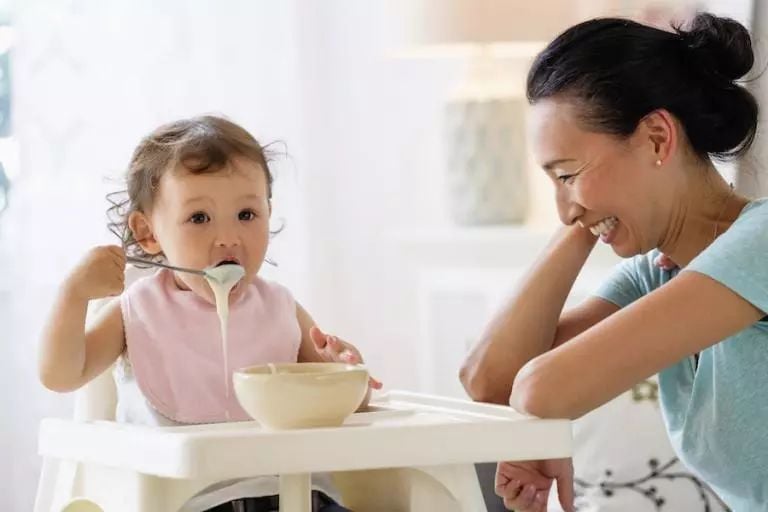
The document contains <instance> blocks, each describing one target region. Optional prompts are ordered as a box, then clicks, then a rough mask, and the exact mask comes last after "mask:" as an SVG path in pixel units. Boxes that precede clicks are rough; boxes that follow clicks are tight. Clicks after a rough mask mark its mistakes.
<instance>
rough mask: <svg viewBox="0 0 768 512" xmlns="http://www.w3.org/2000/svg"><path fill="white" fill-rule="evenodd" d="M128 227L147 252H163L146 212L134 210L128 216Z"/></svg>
mask: <svg viewBox="0 0 768 512" xmlns="http://www.w3.org/2000/svg"><path fill="white" fill-rule="evenodd" d="M128 228H129V229H130V230H131V233H133V238H134V240H136V242H137V243H138V244H139V246H140V247H141V248H142V249H144V252H146V253H147V254H159V253H160V252H162V248H161V247H160V243H159V242H158V241H157V238H155V233H154V231H153V230H152V224H151V223H150V221H149V217H147V215H146V214H145V213H144V212H140V211H134V212H131V214H130V215H129V216H128Z"/></svg>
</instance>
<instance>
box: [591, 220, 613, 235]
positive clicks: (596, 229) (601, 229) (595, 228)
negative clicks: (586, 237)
mask: <svg viewBox="0 0 768 512" xmlns="http://www.w3.org/2000/svg"><path fill="white" fill-rule="evenodd" d="M618 223H619V219H617V218H616V217H607V218H605V219H603V220H601V221H600V222H598V223H597V224H593V225H592V226H590V227H589V230H590V231H591V232H592V234H593V235H595V236H602V235H605V234H607V233H608V232H609V231H610V230H612V229H613V228H614V227H616V224H618Z"/></svg>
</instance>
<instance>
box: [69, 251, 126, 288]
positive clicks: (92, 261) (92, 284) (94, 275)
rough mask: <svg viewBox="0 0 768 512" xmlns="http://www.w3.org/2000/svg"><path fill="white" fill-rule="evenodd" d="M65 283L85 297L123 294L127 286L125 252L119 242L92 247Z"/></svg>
mask: <svg viewBox="0 0 768 512" xmlns="http://www.w3.org/2000/svg"><path fill="white" fill-rule="evenodd" d="M64 286H65V287H66V289H67V291H68V292H69V293H71V294H72V295H74V296H75V297H77V298H79V299H83V300H91V299H100V298H102V297H112V296H115V295H120V293H122V291H123V288H124V287H125V252H124V251H123V249H122V248H121V247H118V246H116V245H110V246H101V247H95V248H93V249H91V250H90V251H88V253H87V254H86V255H85V257H84V258H83V259H82V261H80V263H79V264H78V265H77V266H76V267H75V268H74V269H73V270H72V272H71V273H70V274H69V277H68V278H67V280H66V282H65V283H64Z"/></svg>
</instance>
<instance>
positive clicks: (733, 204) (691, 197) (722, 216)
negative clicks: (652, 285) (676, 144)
mask: <svg viewBox="0 0 768 512" xmlns="http://www.w3.org/2000/svg"><path fill="white" fill-rule="evenodd" d="M686 171H687V172H686V175H687V176H690V177H691V178H689V179H687V180H685V182H684V183H682V185H681V187H680V193H678V194H676V197H675V198H674V200H673V203H672V207H671V209H670V214H669V216H668V219H669V220H668V224H667V225H668V227H667V230H666V232H665V233H664V236H663V238H662V242H661V244H660V245H659V250H660V251H661V252H662V253H664V254H666V255H667V256H668V257H669V258H670V259H672V261H674V262H675V263H676V264H677V265H678V266H679V267H681V268H682V267H685V266H686V265H688V263H690V262H691V260H693V259H694V258H695V257H696V256H698V255H699V254H700V253H701V252H702V251H704V249H706V248H707V247H709V245H710V244H711V243H712V242H714V241H715V239H716V238H717V237H718V236H720V235H722V234H723V233H724V232H725V231H727V230H728V228H729V227H730V226H731V224H733V223H734V222H735V221H736V219H737V218H738V217H739V215H740V214H741V211H742V209H743V208H744V206H745V205H746V204H747V203H748V200H747V199H745V198H743V197H741V196H739V195H737V194H736V193H735V192H734V190H733V188H732V187H731V186H730V185H729V184H728V183H727V182H726V181H725V180H724V179H723V177H722V176H720V174H719V173H718V172H717V170H716V169H715V168H714V167H713V166H712V165H711V164H708V165H707V166H706V168H698V169H687V170H686Z"/></svg>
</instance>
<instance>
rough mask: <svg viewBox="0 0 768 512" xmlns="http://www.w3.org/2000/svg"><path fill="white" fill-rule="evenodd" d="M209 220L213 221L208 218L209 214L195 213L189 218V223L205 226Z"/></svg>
mask: <svg viewBox="0 0 768 512" xmlns="http://www.w3.org/2000/svg"><path fill="white" fill-rule="evenodd" d="M209 220H211V218H210V217H208V214H207V213H203V212H196V213H193V214H192V215H191V216H190V217H189V222H191V223H192V224H204V223H206V222H208V221H209Z"/></svg>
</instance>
